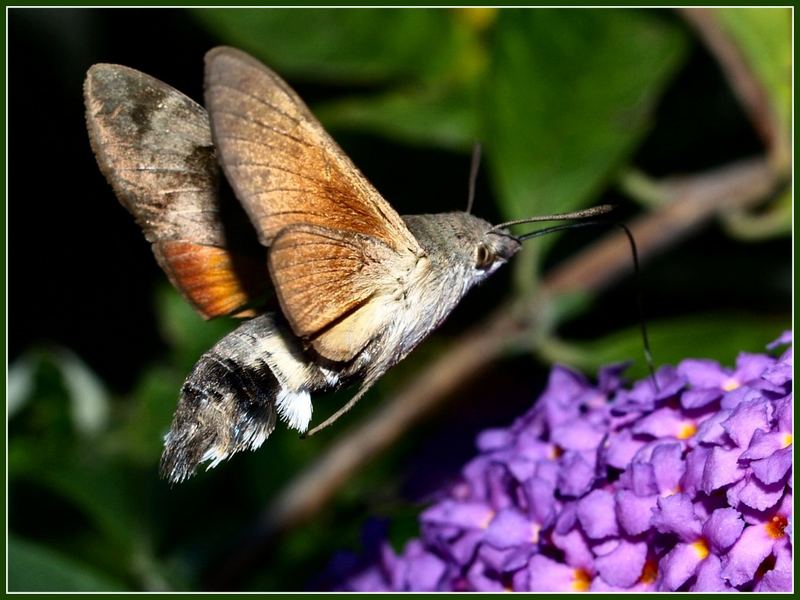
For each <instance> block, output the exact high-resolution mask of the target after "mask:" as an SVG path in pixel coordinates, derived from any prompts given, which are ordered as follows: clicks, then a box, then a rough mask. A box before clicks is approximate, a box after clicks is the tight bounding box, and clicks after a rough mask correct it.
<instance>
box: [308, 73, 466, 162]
mask: <svg viewBox="0 0 800 600" xmlns="http://www.w3.org/2000/svg"><path fill="white" fill-rule="evenodd" d="M477 91H478V90H477V88H476V86H475V85H469V84H458V85H455V86H422V85H420V86H414V87H412V88H403V89H399V90H394V91H391V92H388V93H386V94H381V95H378V96H369V97H361V98H348V99H345V100H338V101H333V102H329V103H327V104H324V105H322V106H319V107H317V109H316V111H315V112H316V115H317V117H319V119H320V121H322V122H323V123H324V124H325V125H326V126H327V127H330V128H337V127H338V128H347V129H350V130H362V131H368V132H375V133H378V134H381V135H384V136H386V137H388V138H392V139H395V140H398V141H401V142H407V143H414V144H425V145H432V146H438V147H440V148H447V149H452V150H467V149H469V148H470V147H471V146H472V144H473V142H474V140H475V139H476V137H477V130H478V126H477V124H478V113H477V108H478V107H477V100H478V98H477Z"/></svg>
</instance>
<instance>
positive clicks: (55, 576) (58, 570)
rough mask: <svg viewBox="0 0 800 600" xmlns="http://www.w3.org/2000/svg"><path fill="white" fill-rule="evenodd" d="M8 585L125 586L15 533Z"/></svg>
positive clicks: (31, 588)
mask: <svg viewBox="0 0 800 600" xmlns="http://www.w3.org/2000/svg"><path fill="white" fill-rule="evenodd" d="M8 587H9V590H10V591H12V592H102V591H119V590H124V589H125V586H124V585H123V584H122V583H121V582H119V581H116V580H114V579H112V578H110V577H107V576H106V575H104V574H102V573H99V572H97V571H95V570H94V569H92V568H90V567H89V566H87V565H83V564H81V563H79V562H78V561H76V560H74V559H71V558H67V557H66V556H62V555H61V554H59V553H58V552H55V551H53V550H51V549H49V548H46V547H44V546H41V545H39V544H36V543H34V542H31V541H28V540H23V539H21V538H18V537H16V536H14V535H12V536H9V539H8Z"/></svg>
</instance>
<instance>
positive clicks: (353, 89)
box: [8, 8, 791, 591]
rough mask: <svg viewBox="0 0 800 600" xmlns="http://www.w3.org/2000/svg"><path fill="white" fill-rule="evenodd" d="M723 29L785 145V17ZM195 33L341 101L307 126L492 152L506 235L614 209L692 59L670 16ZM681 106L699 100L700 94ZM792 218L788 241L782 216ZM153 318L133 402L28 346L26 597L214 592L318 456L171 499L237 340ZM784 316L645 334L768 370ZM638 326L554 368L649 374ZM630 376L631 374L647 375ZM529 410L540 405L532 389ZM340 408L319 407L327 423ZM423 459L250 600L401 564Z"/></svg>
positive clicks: (385, 468)
mask: <svg viewBox="0 0 800 600" xmlns="http://www.w3.org/2000/svg"><path fill="white" fill-rule="evenodd" d="M720 14H721V16H722V19H723V22H724V24H725V27H726V28H728V29H729V30H730V31H731V32H732V33H733V35H734V37H735V40H736V43H737V44H738V45H739V47H740V48H741V50H742V52H743V53H745V54H746V55H747V56H748V57H751V58H752V60H753V61H754V68H755V69H756V70H757V71H758V74H759V76H760V77H762V78H763V81H764V83H765V85H766V89H767V91H768V93H769V95H770V102H771V103H772V105H773V106H774V110H775V113H776V115H778V118H779V119H780V120H781V122H782V124H783V125H784V130H786V131H787V132H788V121H787V118H788V115H790V109H789V102H790V97H791V88H790V87H789V80H788V79H787V77H786V69H787V68H788V65H790V61H791V56H790V48H791V43H790V37H789V30H788V29H786V19H788V18H789V17H788V16H787V12H785V11H784V12H781V11H776V10H771V9H738V8H731V9H725V10H724V11H722V12H721V13H720ZM185 18H186V19H187V20H189V23H190V24H191V26H192V27H197V28H198V31H199V32H202V34H203V35H209V34H210V35H212V36H213V37H214V39H215V40H216V42H217V43H220V44H228V45H232V46H236V47H240V48H242V49H244V50H247V51H249V52H251V53H253V54H255V55H256V56H258V57H259V58H261V59H263V60H264V61H265V62H266V63H268V64H270V65H271V66H272V67H273V68H274V69H276V70H277V71H278V72H280V73H282V74H283V75H284V76H286V77H287V79H289V80H291V81H306V82H312V83H314V84H315V85H318V86H322V87H325V86H329V87H330V89H331V92H330V93H329V94H328V95H327V98H325V99H324V100H322V101H321V102H320V103H319V104H318V105H316V106H313V107H312V108H314V110H315V112H316V113H317V114H318V115H319V116H320V118H321V120H322V121H323V122H324V123H325V124H326V125H327V126H329V127H331V128H332V129H333V130H334V131H337V132H340V131H345V132H348V131H349V132H367V133H371V134H376V135H380V136H385V137H387V138H390V139H391V140H394V141H395V142H400V143H404V144H409V145H412V146H418V147H420V148H431V147H435V148H439V149H442V150H444V151H448V152H457V153H460V154H461V155H463V156H464V157H466V156H467V152H468V151H469V148H470V147H471V145H472V143H473V141H474V140H476V139H480V140H481V141H482V142H483V143H484V147H485V155H486V161H487V163H488V169H489V174H490V177H491V185H490V187H491V190H492V193H493V194H494V199H495V201H496V203H497V213H498V214H499V215H500V216H502V217H504V218H507V219H512V218H520V217H524V216H529V215H533V214H541V213H546V212H559V211H566V210H571V209H575V208H578V207H582V206H586V205H589V204H592V203H597V202H598V201H599V200H600V198H601V196H603V195H604V194H609V193H614V192H613V188H614V182H615V181H616V178H617V177H618V176H619V173H620V172H621V170H624V169H626V168H628V167H629V166H631V161H632V159H633V157H634V156H635V155H636V153H637V151H639V150H640V149H641V147H642V144H644V143H645V142H646V140H647V136H648V134H649V133H650V131H651V130H652V128H653V127H654V126H655V125H656V123H655V122H654V114H655V111H656V110H657V108H658V107H659V105H660V103H662V102H664V97H665V94H666V93H667V91H668V90H670V86H674V85H675V78H676V77H677V75H678V74H679V73H680V72H681V70H682V69H687V68H688V67H689V65H687V60H688V57H689V56H691V54H690V50H691V48H692V47H693V45H696V44H698V42H697V40H696V39H692V33H691V30H689V29H688V28H687V27H686V26H685V25H684V24H683V23H682V22H681V21H680V19H679V18H678V17H676V15H674V14H672V13H670V12H667V11H656V10H627V9H617V10H553V9H548V10H495V9H451V10H401V9H398V10H377V9H348V10H344V9H297V10H288V9H287V10H252V9H248V10H226V9H213V10H211V9H195V10H193V11H192V12H191V13H187V14H186V16H185ZM197 60H198V61H199V60H200V57H197ZM77 85H78V84H77V83H76V88H75V89H78V88H77ZM670 93H672V94H673V95H675V94H677V95H685V96H689V97H691V95H692V94H693V90H692V89H672V90H671V92H670ZM726 93H728V92H726ZM65 118H66V117H65ZM68 118H72V119H74V118H78V117H76V115H73V114H70V115H69V116H68ZM420 183H421V184H424V182H420ZM109 193H110V192H109ZM778 219H779V220H780V224H781V225H782V226H783V231H784V232H786V231H788V228H787V227H786V225H787V223H788V222H789V219H790V214H789V212H788V211H786V210H783V211H782V212H780V213H779V217H778ZM744 227H745V229H747V227H748V226H747V224H746V223H745V225H744ZM549 247H550V245H548V244H540V245H539V246H537V249H535V250H533V251H531V252H530V256H529V257H528V258H527V259H523V260H519V261H518V263H517V264H516V266H515V268H516V269H518V274H517V275H518V279H525V280H527V281H529V280H530V279H531V277H532V273H533V270H532V266H533V265H534V264H535V263H536V262H541V261H542V260H543V257H544V254H545V252H544V251H545V249H547V248H549ZM534 254H538V255H539V256H538V257H536V256H534ZM786 261H787V262H786V264H788V261H789V257H788V256H787V257H786ZM524 289H525V288H524V286H523V290H524ZM632 304H633V302H632V301H631V305H632ZM565 306H567V305H565ZM157 310H158V314H159V315H160V319H161V324H160V328H161V334H162V337H163V339H164V340H165V341H166V344H167V349H166V351H165V354H164V355H163V356H159V357H156V358H154V360H153V363H152V364H151V365H150V366H149V367H148V368H147V369H145V370H144V371H143V372H142V373H141V375H140V377H139V378H138V381H137V383H136V384H135V385H134V386H133V388H132V389H131V390H130V391H129V392H128V393H126V394H124V395H120V394H114V393H111V392H109V391H108V390H107V389H106V387H105V385H104V384H103V382H102V381H101V379H100V378H99V377H98V376H96V375H95V374H93V373H92V371H91V369H89V367H87V366H86V365H85V364H83V363H82V361H81V360H80V358H79V357H77V356H76V355H75V354H73V353H72V352H71V351H69V350H68V349H64V348H56V347H52V346H48V345H42V346H40V347H37V348H31V349H30V350H29V351H28V352H27V353H26V354H24V355H23V356H22V357H21V358H20V359H18V360H17V361H16V362H15V363H13V364H12V365H10V368H9V373H8V376H9V388H8V392H9V398H8V402H9V419H10V422H9V436H10V439H9V447H8V450H9V454H8V466H9V476H10V486H11V497H10V514H11V531H12V537H11V540H10V544H9V553H10V562H9V577H10V588H11V589H12V590H64V591H68V590H75V591H77V590H83V591H94V590H118V589H131V590H192V589H200V588H203V587H206V586H209V585H213V584H214V582H215V579H214V577H215V574H216V572H217V570H218V569H219V568H221V565H223V564H224V563H225V560H226V558H227V557H229V556H230V555H235V554H236V552H237V549H238V547H239V546H238V543H239V542H240V541H241V539H240V536H242V535H243V534H244V533H246V528H247V527H248V526H252V525H253V524H254V523H255V522H256V520H257V516H258V513H259V511H260V510H261V509H262V508H263V507H264V506H265V505H266V504H267V503H268V501H269V499H270V498H272V497H273V496H274V495H275V494H276V493H277V491H278V490H280V489H281V487H282V486H283V485H284V484H285V483H286V482H287V481H289V479H290V478H291V476H292V475H293V474H294V473H296V472H297V471H298V470H299V469H301V468H302V467H303V466H304V465H306V464H308V463H309V462H310V461H311V460H313V459H314V457H315V456H318V455H319V454H320V453H321V452H323V451H324V447H325V446H326V445H327V443H328V440H326V439H325V438H324V436H321V437H315V438H311V439H309V440H305V441H301V440H299V439H298V438H297V436H296V435H294V434H292V433H290V432H288V431H286V430H285V429H284V428H278V431H276V432H275V434H273V436H272V437H271V439H270V440H269V442H268V446H269V448H268V450H266V449H265V450H264V451H262V452H257V453H251V454H248V455H246V456H236V458H235V459H234V460H233V461H231V463H230V464H227V465H224V466H222V467H220V468H218V469H217V470H215V471H214V472H213V473H212V474H210V475H208V476H204V475H201V476H199V477H197V478H195V479H194V480H192V481H190V482H188V483H187V484H185V485H182V486H180V487H178V488H175V489H169V488H168V487H167V486H166V485H165V484H164V483H163V482H160V481H159V480H158V479H157V475H156V472H157V462H158V458H159V455H160V451H161V438H162V436H163V434H164V432H165V430H166V428H167V427H168V424H169V422H170V420H171V415H172V411H173V410H174V406H175V401H176V396H177V392H178V390H179V389H180V386H181V383H182V381H183V378H184V377H185V375H186V373H187V372H188V371H189V370H190V369H191V367H192V365H193V363H194V361H195V360H196V359H197V358H198V356H199V355H200V354H201V353H202V352H203V351H205V350H206V349H208V348H209V347H210V346H211V345H212V344H213V343H214V342H216V341H217V340H218V339H219V338H220V337H221V336H222V335H223V334H224V333H226V332H227V331H229V330H230V329H231V327H232V326H233V322H232V321H230V320H220V321H216V322H212V323H203V322H202V320H201V319H200V318H199V317H198V316H197V315H195V314H194V313H193V312H192V311H191V309H190V308H189V307H188V306H186V304H185V303H184V302H183V301H182V300H181V299H180V298H179V297H178V295H177V294H176V293H175V292H174V291H172V290H165V291H163V292H162V293H160V294H159V297H158V299H157ZM592 310H593V299H592V298H584V299H582V300H575V301H574V302H572V303H570V304H569V305H568V308H564V309H563V310H560V311H558V312H557V314H556V315H555V316H554V318H553V323H552V327H553V329H554V330H555V328H556V327H557V326H558V325H559V324H561V323H563V322H564V321H565V320H567V319H572V318H575V317H576V316H579V315H580V314H586V313H587V312H590V311H592ZM783 310H784V312H782V313H781V314H780V315H778V316H776V315H775V314H764V315H759V314H748V315H747V316H746V317H743V316H742V315H741V314H724V313H713V314H697V313H691V314H686V315H683V316H680V315H679V316H673V317H671V318H670V319H664V320H657V321H654V322H653V323H651V324H650V328H651V334H652V335H651V340H652V345H653V347H654V349H655V354H656V356H657V358H658V360H659V361H660V362H675V361H677V360H679V359H680V358H683V357H686V356H702V357H708V358H717V359H719V360H722V361H724V362H725V363H728V364H730V363H731V362H732V361H733V359H734V358H735V353H736V352H737V351H738V350H740V349H741V350H744V349H746V350H750V351H760V350H761V349H762V348H763V346H764V344H765V343H766V342H767V341H769V340H771V339H772V338H774V337H775V335H776V334H777V333H779V332H780V331H781V330H782V329H783V328H785V327H787V326H788V325H789V320H788V315H789V313H790V307H789V306H786V307H785V308H784V309H783ZM631 322H633V320H632V319H630V320H628V322H627V323H628V324H627V325H626V326H625V327H622V328H620V329H619V330H617V331H614V332H612V333H611V334H608V335H604V336H602V337H600V338H598V339H591V340H586V339H583V340H571V339H566V338H563V337H557V336H556V335H555V334H552V335H551V336H550V337H549V342H548V343H547V344H544V345H543V346H542V348H541V349H540V352H541V356H543V357H544V358H545V359H549V360H560V361H566V362H570V363H571V364H573V365H575V366H576V367H580V368H584V369H587V370H589V371H592V370H594V369H596V368H597V367H598V366H600V365H601V364H604V363H607V362H611V361H618V360H624V359H626V358H630V357H631V356H639V355H640V348H641V338H640V335H639V330H638V328H634V327H630V325H629V324H630V323H631ZM547 333H548V332H546V335H545V337H547ZM121 343H124V341H122V342H121ZM442 347H443V343H442V342H441V341H439V340H432V341H431V342H430V343H429V344H426V345H425V346H424V347H422V348H420V350H419V351H418V352H417V353H415V355H414V356H412V357H411V358H410V359H409V360H408V361H407V362H405V363H403V364H401V365H399V366H398V367H397V369H395V370H394V371H393V372H391V373H389V374H388V375H387V376H386V378H385V379H384V381H382V382H380V384H379V385H378V387H377V389H376V390H375V392H374V394H372V395H373V396H376V397H379V396H382V395H386V394H387V393H388V392H389V391H391V390H393V389H395V388H396V387H398V386H399V385H401V384H402V382H404V381H407V380H408V379H410V378H411V377H413V373H414V372H415V371H416V369H418V368H419V366H420V365H422V364H424V363H425V361H426V360H427V359H428V358H429V357H430V356H431V355H434V354H436V353H437V352H439V351H440V349H441V348H442ZM634 369H635V370H634V371H633V372H632V373H633V375H634V376H635V375H639V374H641V373H642V370H643V367H642V365H641V364H639V365H637V366H636V367H634ZM519 393H520V394H522V395H524V396H525V397H526V398H528V399H529V398H531V397H533V396H534V390H519ZM345 397H347V393H345V394H338V395H335V396H334V397H333V398H330V399H329V398H325V399H323V401H322V402H320V405H321V406H322V407H323V408H322V412H328V411H330V410H331V407H333V406H337V405H338V403H339V402H340V401H341V400H342V399H343V398H345ZM527 401H529V400H526V402H527ZM363 404H366V403H362V405H363ZM365 410H366V408H364V407H363V406H360V407H359V409H358V410H356V411H355V413H356V415H357V416H361V415H363V414H365V413H364V411H365ZM481 418H483V417H481ZM437 426H438V427H439V429H438V430H436V431H439V432H440V433H438V434H437V433H433V436H434V437H435V436H437V435H438V436H440V437H441V436H445V437H446V435H447V434H446V433H441V432H444V431H450V429H451V428H450V427H449V424H448V423H444V424H443V423H438V424H432V425H430V426H428V427H430V428H431V429H432V430H433V428H435V427H437ZM425 433H426V432H425V431H418V432H415V436H416V435H419V436H423V435H424V434H425ZM414 446H415V441H414V440H413V439H409V440H408V441H404V442H403V443H400V444H398V445H397V447H396V448H394V449H392V451H391V452H390V453H389V454H388V455H387V456H385V457H382V458H381V460H380V461H377V462H375V463H374V465H373V466H370V467H369V468H368V469H366V470H365V472H363V473H361V474H360V475H359V476H358V477H357V478H355V479H354V480H353V481H352V482H350V483H349V484H348V486H346V489H345V490H343V492H342V493H341V494H339V496H338V497H337V500H336V501H335V502H334V503H333V505H332V506H329V507H327V509H326V510H325V511H324V512H323V513H322V514H321V515H320V516H319V517H318V518H317V519H316V521H315V522H314V524H313V526H311V527H310V528H304V529H302V530H300V531H297V532H295V533H292V534H288V535H286V536H284V537H283V538H282V539H280V540H279V541H278V542H276V544H277V546H276V548H275V549H274V550H273V551H272V552H271V553H269V554H268V556H267V557H266V558H265V560H264V561H263V564H260V565H259V568H257V569H255V570H253V571H252V572H250V573H249V574H248V576H247V577H246V578H245V579H242V580H240V581H238V582H237V584H236V585H237V587H241V588H245V589H270V590H272V589H303V588H304V587H305V586H307V585H309V584H310V582H311V581H312V579H313V577H314V576H315V574H318V573H319V572H321V571H322V569H323V568H324V566H325V564H326V562H327V560H328V558H329V557H330V555H331V554H332V553H333V552H334V551H335V550H337V549H339V548H341V547H345V546H350V547H355V546H357V544H358V537H359V529H360V526H361V525H362V524H363V522H364V520H365V519H366V518H367V517H368V516H369V515H376V514H377V515H381V514H383V515H391V516H392V517H394V518H395V523H396V524H395V526H394V529H393V531H392V539H393V540H394V541H395V542H397V543H398V544H400V543H402V541H403V540H404V539H407V538H408V537H410V536H411V535H413V534H414V533H415V531H414V526H415V525H414V523H415V521H414V515H416V508H415V507H414V506H413V505H410V504H409V502H408V501H407V500H404V495H403V488H404V485H405V480H406V478H407V477H408V476H409V472H413V471H414V467H413V466H412V467H409V466H408V465H407V464H406V462H407V459H408V456H409V453H411V454H413V451H414ZM426 466H429V465H427V464H426ZM416 468H419V466H417V467H416ZM36 507H39V508H38V509H37V508H36ZM42 508H44V509H45V510H44V511H42V510H41V509H42ZM34 511H35V512H34Z"/></svg>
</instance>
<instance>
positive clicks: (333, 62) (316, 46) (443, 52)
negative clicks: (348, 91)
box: [194, 8, 464, 82]
mask: <svg viewBox="0 0 800 600" xmlns="http://www.w3.org/2000/svg"><path fill="white" fill-rule="evenodd" d="M194 14H195V15H196V16H197V17H198V18H199V19H200V20H201V21H202V22H203V23H204V24H205V25H206V26H207V27H208V29H209V30H211V31H212V32H213V33H215V34H216V35H217V36H218V37H219V38H220V39H221V40H222V41H223V42H224V43H227V44H231V45H235V46H237V47H239V48H242V49H243V50H246V51H248V52H251V53H253V54H254V55H255V56H257V57H258V58H260V59H262V60H264V61H265V62H266V63H267V64H268V65H270V66H271V67H272V68H274V69H276V70H277V71H279V72H281V73H282V74H290V75H292V76H299V77H305V78H311V79H315V80H323V79H325V80H329V81H337V82H341V81H349V82H380V81H387V80H390V79H395V78H398V77H408V76H411V75H414V76H416V75H417V74H419V73H438V72H441V71H442V70H443V68H446V66H447V65H449V64H451V63H452V62H453V61H454V60H455V59H456V58H457V57H458V54H459V53H460V50H461V48H462V44H463V41H464V36H463V34H462V33H461V32H460V30H459V27H458V25H459V24H460V22H459V21H457V20H456V19H455V18H454V17H453V14H452V13H451V11H446V10H437V9H346V10H342V9H335V8H323V9H320V8H311V9H299V10H298V9H197V10H195V13H194Z"/></svg>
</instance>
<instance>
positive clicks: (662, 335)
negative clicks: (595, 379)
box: [540, 313, 791, 378]
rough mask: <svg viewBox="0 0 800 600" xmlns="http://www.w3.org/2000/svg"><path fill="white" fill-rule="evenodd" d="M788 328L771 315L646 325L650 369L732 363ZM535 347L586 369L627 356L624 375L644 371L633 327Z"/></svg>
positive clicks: (716, 316) (553, 358)
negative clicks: (695, 361) (691, 361)
mask: <svg viewBox="0 0 800 600" xmlns="http://www.w3.org/2000/svg"><path fill="white" fill-rule="evenodd" d="M790 327H791V323H789V322H788V321H786V320H783V319H777V318H774V317H764V316H758V315H740V314H718V313H713V314H709V315H694V316H690V317H681V318H676V319H669V320H663V321H653V322H649V323H648V324H647V330H648V335H649V338H650V347H651V349H652V351H653V360H654V362H655V366H656V368H658V367H659V366H661V365H665V364H671V365H675V364H677V363H678V362H680V361H681V360H683V359H685V358H709V359H712V360H717V361H719V362H720V363H722V364H723V365H725V366H733V365H734V363H735V361H736V356H737V355H738V354H739V352H764V351H765V347H766V345H767V344H768V343H769V342H771V341H772V340H774V339H776V338H777V337H778V336H779V335H780V334H781V332H783V331H784V330H786V329H789V328H790ZM540 350H541V353H542V354H543V355H544V356H545V357H546V358H547V360H549V361H555V362H562V363H565V364H569V365H571V366H574V367H575V368H579V369H581V370H583V371H586V372H591V373H593V372H595V371H597V369H598V368H599V367H601V366H603V365H606V364H609V363H614V362H622V361H629V360H632V361H633V365H632V366H631V368H630V369H629V371H627V375H628V376H630V377H632V378H638V377H644V376H645V375H646V374H647V372H648V371H647V365H646V364H645V362H644V358H643V346H642V335H641V331H640V329H639V327H638V326H636V327H632V328H629V329H625V330H623V331H619V332H615V333H613V334H611V335H609V336H607V337H604V338H601V339H596V340H591V341H588V342H586V341H567V342H560V341H554V340H551V341H550V342H548V343H545V345H543V346H542V347H541V348H540Z"/></svg>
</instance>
